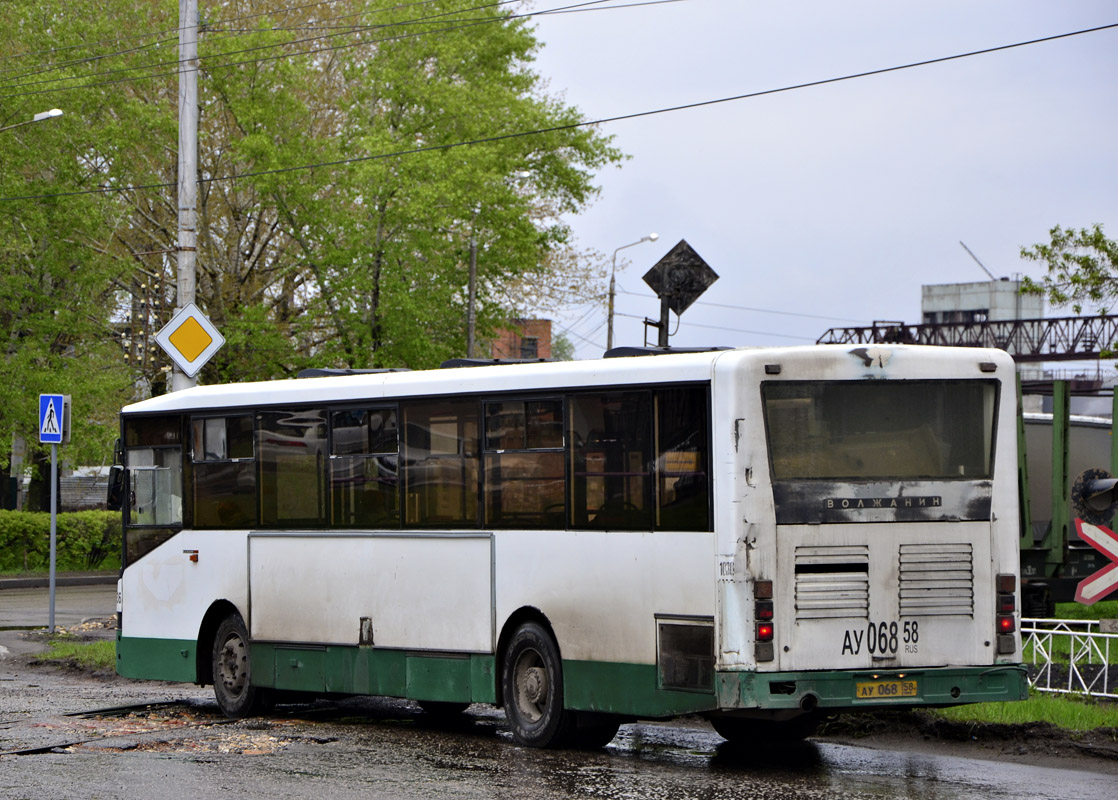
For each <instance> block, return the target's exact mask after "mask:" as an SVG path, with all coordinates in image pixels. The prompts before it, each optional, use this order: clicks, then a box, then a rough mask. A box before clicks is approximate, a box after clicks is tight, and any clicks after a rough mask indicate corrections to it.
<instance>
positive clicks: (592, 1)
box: [0, 0, 609, 100]
mask: <svg viewBox="0 0 1118 800" xmlns="http://www.w3.org/2000/svg"><path fill="white" fill-rule="evenodd" d="M519 1H520V0H498V2H495V3H490V4H487V5H483V6H475V7H473V8H470V9H462V10H459V11H451V12H443V13H441V14H434V15H431V16H430V17H419V18H416V19H412V20H405V21H403V22H394V23H387V24H384V25H373V26H365V27H362V28H356V29H354V30H349V31H344V32H341V33H331V34H324V35H322V36H312V37H307V38H305V39H296V40H293V41H289V42H279V43H277V44H268V45H258V46H255V47H249V48H244V49H241V50H231V51H226V52H222V53H213V54H210V55H207V56H204V57H203V58H202V59H201V61H202V62H204V63H202V64H201V65H200V66H198V67H195V68H192V70H191V69H188V70H183V69H182V62H181V61H177V60H176V61H161V62H158V63H155V64H145V65H140V66H136V67H122V68H120V69H116V70H106V71H104V72H97V73H93V74H92V75H86V76H73V77H60V78H50V79H47V80H42V81H31V82H29V83H23V84H16V85H15V86H14V87H13V88H20V87H22V86H35V85H39V84H43V83H58V82H62V81H79V80H86V79H88V78H94V77H97V76H99V75H115V74H119V73H122V72H134V71H136V70H145V69H161V68H164V67H168V68H169V67H172V66H173V67H175V69H174V70H173V71H167V72H153V73H151V74H148V75H136V76H132V77H128V78H118V79H115V80H108V81H97V82H94V83H79V84H77V85H74V86H55V87H51V88H49V89H35V90H33V91H28V92H16V93H13V94H7V95H0V100H14V99H18V98H20V97H33V96H36V95H42V94H51V93H54V92H68V91H73V90H74V89H93V88H97V87H101V86H115V85H117V84H120V83H128V82H131V81H137V80H151V79H153V78H167V77H171V76H175V75H179V74H181V73H182V72H190V71H201V70H215V69H228V68H230V67H242V66H247V65H250V64H262V63H264V62H266V61H276V60H278V59H281V58H294V57H296V56H305V55H315V54H317V53H325V52H332V51H337V50H345V49H348V48H351V47H362V46H365V45H374V44H385V43H388V42H394V41H401V40H404V39H410V38H415V37H419V36H428V35H431V34H438V33H451V32H454V31H458V30H463V29H465V28H472V27H476V26H479V25H492V24H496V23H504V22H509V21H512V20H517V19H527V18H530V17H532V16H536V13H525V14H510V15H508V16H496V17H486V18H482V19H473V20H467V21H466V22H465V23H463V24H459V25H452V26H449V27H446V28H439V29H436V30H432V31H416V32H413V33H405V34H399V35H397V36H390V37H386V38H383V39H366V40H363V41H358V42H346V43H343V44H337V45H333V46H329V47H316V48H312V49H310V50H301V51H296V52H293V53H290V52H288V53H279V54H277V55H273V56H264V57H261V58H254V59H245V60H244V61H231V62H228V63H225V64H213V63H209V62H210V61H211V59H215V58H219V57H224V56H233V55H240V54H242V53H251V52H256V51H259V50H269V49H274V48H277V47H287V46H290V45H293V44H303V43H306V42H314V41H322V40H324V39H333V38H337V37H339V36H348V35H350V34H352V33H355V32H356V33H363V32H365V31H367V30H376V29H380V28H389V27H397V26H404V25H418V24H421V23H424V22H431V21H433V20H435V19H439V18H442V17H446V16H454V15H456V14H462V13H465V12H466V11H478V10H484V9H487V8H497V7H499V6H502V5H506V4H508V3H513V2H519ZM605 2H609V0H585V2H581V3H575V4H573V5H568V6H560V7H559V8H557V9H550V10H549V11H545V12H538V13H550V12H551V11H570V12H574V11H579V10H584V9H583V7H584V6H592V5H597V4H599V3H605Z"/></svg>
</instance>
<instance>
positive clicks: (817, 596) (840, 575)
mask: <svg viewBox="0 0 1118 800" xmlns="http://www.w3.org/2000/svg"><path fill="white" fill-rule="evenodd" d="M869 569H870V549H869V547H868V546H866V545H839V546H834V547H826V546H824V547H816V546H811V547H797V548H796V621H797V622H798V621H800V620H808V619H833V618H836V617H862V618H864V619H868V618H869V613H870V574H869Z"/></svg>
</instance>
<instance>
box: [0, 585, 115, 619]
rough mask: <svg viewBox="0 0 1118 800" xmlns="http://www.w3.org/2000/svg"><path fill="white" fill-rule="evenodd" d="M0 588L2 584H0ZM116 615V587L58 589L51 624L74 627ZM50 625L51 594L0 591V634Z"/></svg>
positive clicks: (30, 590) (28, 590)
mask: <svg viewBox="0 0 1118 800" xmlns="http://www.w3.org/2000/svg"><path fill="white" fill-rule="evenodd" d="M0 584H2V582H0ZM114 614H116V585H115V584H101V585H94V586H58V587H56V589H55V598H54V623H55V625H56V626H59V627H69V626H72V625H77V624H79V623H80V622H82V621H83V620H86V619H90V618H103V617H111V616H113V615H114ZM49 621H50V590H49V589H48V588H47V587H41V588H39V587H36V588H16V589H8V588H0V630H4V629H13V628H44V627H46V626H47V623H48V622H49Z"/></svg>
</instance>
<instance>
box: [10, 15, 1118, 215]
mask: <svg viewBox="0 0 1118 800" xmlns="http://www.w3.org/2000/svg"><path fill="white" fill-rule="evenodd" d="M1112 28H1118V23H1111V24H1109V25H1100V26H1097V27H1094V28H1084V29H1081V30H1077V31H1071V32H1068V33H1060V34H1056V35H1053V36H1044V37H1041V38H1038V39H1029V40H1027V41H1022V42H1015V43H1013V44H1006V45H998V46H996V47H988V48H984V49H982V50H971V51H968V52H965V53H956V54H955V55H950V56H941V57H939V58H930V59H925V60H923V61H914V62H910V63H908V64H901V65H898V66H893V67H882V68H880V69H874V70H867V71H865V72H856V73H850V74H847V75H842V76H839V77H835V78H822V79H820V80H815V81H807V82H804V83H796V84H791V85H789V86H782V87H779V88H776V89H762V90H759V91H756V92H746V93H743V94H737V95H731V96H728V97H720V98H716V99H713V100H700V101H697V102H694V103H683V104H681V105H676V106H668V107H664V108H658V109H652V110H649V111H636V112H633V113H631V114H618V115H616V116H613V117H601V118H599V119H596V120H588V121H583V122H571V123H568V124H565V125H554V126H552V127H549V128H536V129H533V130H528V131H516V132H513V133H504V134H496V135H494V136H486V137H481V138H478V139H470V140H467V141H462V142H451V143H449V144H439V145H425V146H423V147H413V148H408V149H405V150H395V151H392V152H389V153H374V154H370V155H364V156H353V157H352V158H342V159H337V160H335V161H323V162H319V163H316V164H301V165H297V166H293V167H279V168H276V169H267V170H258V171H255V172H245V173H241V174H234V175H221V176H215V177H210V178H199V179H198V182H199V183H217V182H224V181H235V180H244V179H246V178H258V177H263V176H265V175H281V174H284V173H288V172H305V171H307V170H312V169H322V168H326V167H339V166H346V165H349V164H360V163H363V162H367V161H382V160H386V159H390V158H401V157H403V156H409V155H418V154H420V153H432V152H440V151H446V150H454V149H457V148H459V147H470V146H473V145H479V144H491V143H494V142H502V141H508V140H511V139H522V138H525V137H527V136H539V135H543V134H549V133H559V132H562V131H568V130H575V129H577V128H586V127H590V126H593V125H606V124H609V123H612V122H624V121H627V120H633V119H641V118H644V117H651V116H656V115H658V114H669V113H673V112H677V111H687V110H690V109H695V108H704V107H706V106H713V105H719V104H722V103H730V102H736V101H738V100H750V99H754V98H757V97H767V96H769V95H774V94H781V93H783V92H792V91H797V90H799V89H810V88H814V87H818V86H827V85H830V84H834V83H841V82H844V81H851V80H855V79H858V78H867V77H871V76H875V75H884V74H888V73H891V72H900V71H902V70H906V69H914V68H916V67H924V66H929V65H932V64H942V63H945V62H948V61H957V60H959V59H963V58H971V57H974V56H980V55H987V54H990V53H997V52H1001V51H1005V50H1012V49H1015V48H1019V47H1027V46H1029V45H1035V44H1041V43H1044V42H1052V41H1057V40H1060V39H1067V38H1070V37H1072V36H1082V35H1084V34H1087V33H1096V32H1099V31H1104V30H1109V29H1112ZM0 99H4V98H0ZM172 185H174V184H172V183H152V184H142V185H137V186H120V187H111V186H106V187H100V188H97V189H83V190H79V191H72V192H56V193H52V194H37V195H16V196H11V197H0V202H3V201H11V200H43V199H48V198H53V197H75V196H78V195H86V194H112V193H117V192H124V191H141V190H144V189H162V188H166V187H167V186H172Z"/></svg>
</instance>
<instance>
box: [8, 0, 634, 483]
mask: <svg viewBox="0 0 1118 800" xmlns="http://www.w3.org/2000/svg"><path fill="white" fill-rule="evenodd" d="M201 5H202V9H201V10H202V17H203V33H202V39H201V43H200V55H201V73H200V76H199V78H200V79H199V91H200V131H199V175H198V179H199V181H200V192H199V206H198V210H199V237H198V250H199V252H198V265H199V266H198V298H197V302H198V304H199V305H200V306H201V307H202V308H203V310H204V311H206V313H207V314H208V316H209V317H210V318H211V319H212V320H213V322H214V323H215V324H216V325H217V326H218V328H219V329H220V330H221V331H222V332H223V333H224V335H225V337H226V340H227V344H226V346H225V347H224V348H223V349H222V350H221V351H220V352H219V353H218V355H217V357H216V358H215V359H214V361H213V362H212V366H207V367H206V369H205V370H204V372H203V373H202V376H201V377H202V380H203V381H204V382H214V381H225V380H248V379H261V378H275V377H282V376H286V375H292V374H294V373H295V372H296V371H297V370H298V369H300V368H301V367H303V366H307V365H312V364H313V365H317V366H351V367H369V366H411V367H428V366H432V365H434V364H437V363H438V362H439V361H441V360H443V359H444V358H446V357H448V356H452V355H460V354H462V353H463V352H464V351H465V330H466V317H467V310H468V309H467V297H466V285H467V271H468V263H469V253H470V243H471V241H475V242H476V243H477V254H478V257H477V264H478V286H479V287H481V292H480V294H479V299H478V303H477V330H478V338H479V339H484V338H486V337H487V336H488V335H490V334H492V333H493V332H494V331H495V330H496V329H497V328H499V327H500V326H501V325H502V324H504V322H505V321H506V320H507V319H509V318H511V317H514V316H517V315H519V314H520V313H521V312H522V311H524V310H525V309H526V307H528V306H531V305H532V304H533V303H538V302H541V298H546V297H552V298H553V299H554V298H555V297H559V296H561V295H562V292H563V291H570V290H569V289H561V287H575V288H574V290H573V291H575V292H576V293H578V292H584V293H588V294H590V295H593V294H594V293H595V292H596V291H597V287H596V286H595V282H594V280H593V278H592V276H593V275H595V274H597V273H596V271H595V270H598V266H597V265H598V262H600V260H601V259H597V260H588V259H584V258H576V257H573V256H572V255H571V254H572V253H573V252H574V251H573V249H572V245H571V243H570V234H569V229H568V228H567V226H566V225H565V224H564V223H563V221H562V218H563V215H566V214H569V213H570V212H573V211H577V210H578V209H579V208H581V207H583V206H584V205H585V204H586V203H587V202H589V201H590V200H591V199H592V198H593V196H594V195H595V192H596V189H595V188H594V186H593V175H594V173H595V171H596V170H598V169H600V168H601V167H603V166H605V165H608V164H611V163H616V162H617V161H618V160H619V159H620V153H619V152H618V151H617V150H616V148H614V147H613V146H612V144H611V143H610V140H609V138H608V137H606V136H603V135H602V134H600V133H599V132H597V131H595V130H592V129H589V128H586V127H583V126H582V125H581V121H582V119H581V116H580V115H579V113H578V112H577V110H576V109H574V108H571V107H570V106H567V105H565V104H563V103H561V102H559V101H557V100H555V99H553V98H550V97H548V96H547V95H546V94H545V93H544V90H543V85H542V83H541V80H540V78H539V76H537V75H536V74H535V73H533V72H532V70H531V64H532V59H533V57H534V54H535V51H536V48H537V47H538V43H537V41H536V39H535V37H534V35H533V33H532V30H531V28H530V27H529V25H528V23H527V22H526V21H525V20H524V19H518V18H517V17H516V16H515V15H513V14H512V13H511V12H509V11H507V10H504V8H505V7H504V6H501V5H494V6H485V7H478V6H477V4H474V3H470V2H467V0H429V2H425V3H422V4H414V3H410V4H402V5H396V6H394V7H391V8H379V7H378V4H375V3H374V2H372V0H333V2H331V3H329V4H321V3H317V4H296V5H294V6H291V5H290V4H285V3H282V2H280V0H251V2H250V0H221V1H220V2H218V0H213V2H209V0H203V2H202V4H201ZM177 27H178V8H177V3H175V2H174V0H99V1H98V2H93V0H10V1H9V2H7V3H4V4H0V52H2V53H4V54H5V59H4V61H2V62H0V126H2V125H4V124H6V123H7V122H9V121H12V120H14V119H16V118H17V117H22V116H23V115H27V116H29V115H30V114H31V113H33V112H34V111H36V110H41V109H39V108H38V106H39V105H40V104H43V103H45V104H46V105H44V107H50V106H53V105H58V106H60V107H64V108H65V111H66V114H65V116H64V117H63V118H61V119H59V120H54V121H52V122H50V123H45V124H42V125H35V126H31V127H28V128H20V129H18V130H16V131H9V132H5V133H0V198H17V197H29V196H33V197H38V198H39V199H33V200H25V201H18V200H11V199H8V200H2V199H0V271H2V274H3V277H4V282H3V286H2V287H0V335H2V336H4V337H5V338H4V341H5V342H6V344H7V353H6V356H5V361H4V362H3V365H2V367H0V369H2V374H0V404H2V405H0V441H5V442H6V441H7V438H6V437H8V436H9V435H10V433H11V432H12V431H14V430H23V431H25V432H28V433H30V432H32V431H31V426H33V424H34V421H35V415H34V413H33V411H34V409H33V408H32V407H31V406H30V405H29V406H28V409H27V410H20V409H18V404H19V403H22V402H24V398H27V403H31V402H32V400H33V394H37V393H38V392H39V391H40V390H41V391H65V392H69V393H71V394H73V395H74V396H75V406H76V407H77V406H78V405H79V403H83V404H84V403H88V404H90V405H92V406H95V407H96V411H95V412H94V411H91V412H89V413H82V414H80V415H76V416H75V424H76V426H80V427H84V426H88V428H89V431H90V435H89V436H85V435H84V434H83V435H82V436H80V437H79V436H78V431H77V430H76V431H75V442H78V441H81V442H86V441H88V442H90V443H91V444H90V447H91V450H90V451H89V452H88V453H87V452H85V451H81V450H79V449H78V447H77V446H75V448H74V450H73V454H74V456H75V457H76V458H79V459H80V460H83V461H90V460H92V461H95V462H98V461H100V460H101V459H102V458H104V457H105V454H106V453H107V451H108V446H109V443H111V440H112V438H113V436H114V435H115V431H116V425H115V421H114V414H115V412H116V410H117V409H118V408H119V406H120V405H121V404H122V403H124V402H127V401H128V400H129V399H131V398H134V397H139V396H144V395H146V394H149V393H153V392H154V393H159V392H161V391H163V388H164V384H165V381H166V372H167V359H166V358H165V357H164V356H163V354H162V353H160V352H159V351H158V350H156V349H155V348H154V345H153V341H152V340H153V337H154V334H155V333H156V332H158V330H159V329H160V328H161V327H162V326H163V325H164V324H165V323H166V322H167V321H168V320H169V318H170V313H171V309H172V308H173V306H174V303H175V280H174V275H175V271H174V270H175V263H174V258H173V253H174V248H175V246H176V242H177V220H176V217H177V209H176V206H177V200H176V193H175V190H174V188H173V187H174V184H175V181H176V178H177V176H176V174H175V170H176V158H175V153H176V148H177V143H176V135H177V108H176V102H177V77H176V75H175V72H176V70H177V68H178V65H177V50H176V49H175V48H176V45H177V36H176V33H175V30H176V29H177ZM75 87H77V88H75ZM55 91H57V92H59V94H57V95H55V94H51V93H48V94H40V93H41V92H55ZM533 131H536V133H532V132H533ZM521 134H524V135H521ZM31 143H33V145H32V144H31ZM98 188H101V189H104V190H105V191H104V193H100V194H98V193H93V194H86V195H80V194H79V195H74V194H71V193H73V192H75V191H81V190H96V189H98ZM599 271H600V270H599ZM71 374H72V378H71V377H70V375H71ZM64 375H65V376H67V377H66V381H67V382H66V384H65V385H59V380H60V378H62V377H63V376H64ZM94 429H96V432H97V435H95V436H94V435H92V431H93V430H94ZM82 446H84V445H82ZM79 453H80V455H79ZM98 454H100V457H98Z"/></svg>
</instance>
